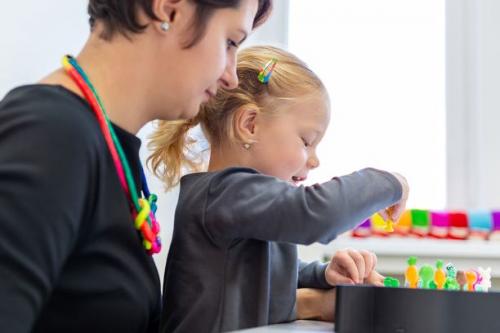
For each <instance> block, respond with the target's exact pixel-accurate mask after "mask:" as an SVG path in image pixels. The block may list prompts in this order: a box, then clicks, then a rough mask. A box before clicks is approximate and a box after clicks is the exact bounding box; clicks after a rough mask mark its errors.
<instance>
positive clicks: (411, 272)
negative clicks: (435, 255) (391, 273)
mask: <svg viewBox="0 0 500 333" xmlns="http://www.w3.org/2000/svg"><path fill="white" fill-rule="evenodd" d="M405 287H407V288H417V287H418V271H417V257H413V256H412V257H409V258H408V267H407V268H406V271H405Z"/></svg>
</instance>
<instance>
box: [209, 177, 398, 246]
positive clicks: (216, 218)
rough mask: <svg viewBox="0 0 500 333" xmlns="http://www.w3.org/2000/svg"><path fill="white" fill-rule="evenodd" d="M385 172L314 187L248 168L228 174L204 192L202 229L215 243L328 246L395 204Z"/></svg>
mask: <svg viewBox="0 0 500 333" xmlns="http://www.w3.org/2000/svg"><path fill="white" fill-rule="evenodd" d="M401 195H402V188H401V184H400V183H399V181H398V180H397V179H396V178H395V177H394V176H393V175H392V174H390V173H387V172H384V171H379V170H376V169H363V170H360V171H357V172H354V173H352V174H350V175H346V176H342V177H337V178H333V179H332V180H330V181H327V182H325V183H323V184H316V185H313V186H299V187H296V186H293V185H291V184H289V183H288V182H284V181H281V180H279V179H277V178H275V177H270V176H265V175H262V174H259V173H258V172H256V171H252V170H251V169H236V168H234V169H227V170H225V171H224V172H221V173H219V174H218V175H216V176H214V177H213V179H212V180H211V184H210V186H209V189H208V195H207V202H206V209H205V217H204V221H205V224H206V228H207V230H208V232H209V233H210V234H211V236H212V237H213V238H214V239H215V240H218V241H221V242H226V241H228V240H232V239H257V240H265V241H277V242H289V243H294V244H311V243H314V242H320V243H324V244H326V243H328V242H330V241H331V240H333V239H334V238H335V237H336V236H337V235H338V234H340V233H342V232H345V231H347V230H349V229H352V228H353V227H355V226H356V225H358V224H359V223H361V222H362V221H363V220H365V219H366V218H367V217H369V216H371V215H372V214H373V213H375V212H377V211H379V210H381V209H383V208H386V207H388V206H390V205H392V204H394V203H396V202H397V201H399V200H400V198H401Z"/></svg>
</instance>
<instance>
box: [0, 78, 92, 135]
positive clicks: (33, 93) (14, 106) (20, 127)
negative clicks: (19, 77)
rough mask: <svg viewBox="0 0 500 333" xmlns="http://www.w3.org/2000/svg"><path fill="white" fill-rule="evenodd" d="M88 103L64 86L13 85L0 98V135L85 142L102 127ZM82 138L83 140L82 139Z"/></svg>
mask: <svg viewBox="0 0 500 333" xmlns="http://www.w3.org/2000/svg"><path fill="white" fill-rule="evenodd" d="M94 118H95V117H94V115H93V113H92V110H91V109H90V107H89V105H88V103H87V102H86V101H85V100H84V99H82V98H81V97H80V96H78V95H76V94H74V93H73V92H71V91H69V90H67V89H66V88H64V87H62V86H57V85H47V84H33V85H25V86H20V87H17V88H14V89H13V90H11V91H10V92H9V93H7V95H6V96H5V97H4V99H3V100H1V101H0V124H1V125H0V136H1V135H2V134H6V133H17V132H23V133H24V135H35V136H36V135H50V136H53V137H55V136H59V137H60V138H64V140H65V141H66V142H71V141H70V140H71V138H75V139H77V140H76V142H78V143H79V144H82V143H83V141H84V140H85V138H89V137H92V136H91V135H90V134H91V133H92V132H94V133H98V131H99V126H98V123H97V122H96V121H95V119H94ZM82 140H83V141H82Z"/></svg>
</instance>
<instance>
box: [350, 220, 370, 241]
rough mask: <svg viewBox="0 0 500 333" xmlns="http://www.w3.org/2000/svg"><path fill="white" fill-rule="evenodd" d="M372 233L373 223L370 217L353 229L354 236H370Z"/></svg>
mask: <svg viewBox="0 0 500 333" xmlns="http://www.w3.org/2000/svg"><path fill="white" fill-rule="evenodd" d="M371 234H372V224H371V221H370V219H366V220H365V221H364V222H363V223H361V224H360V225H359V226H357V227H356V228H355V229H354V230H353V231H352V236H353V237H360V238H365V237H370V236H371Z"/></svg>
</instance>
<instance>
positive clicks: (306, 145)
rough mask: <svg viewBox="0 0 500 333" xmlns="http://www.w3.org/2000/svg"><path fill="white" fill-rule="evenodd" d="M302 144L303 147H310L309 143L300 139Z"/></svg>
mask: <svg viewBox="0 0 500 333" xmlns="http://www.w3.org/2000/svg"><path fill="white" fill-rule="evenodd" d="M302 142H303V143H304V147H309V146H310V144H309V142H307V140H306V139H304V138H302Z"/></svg>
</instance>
